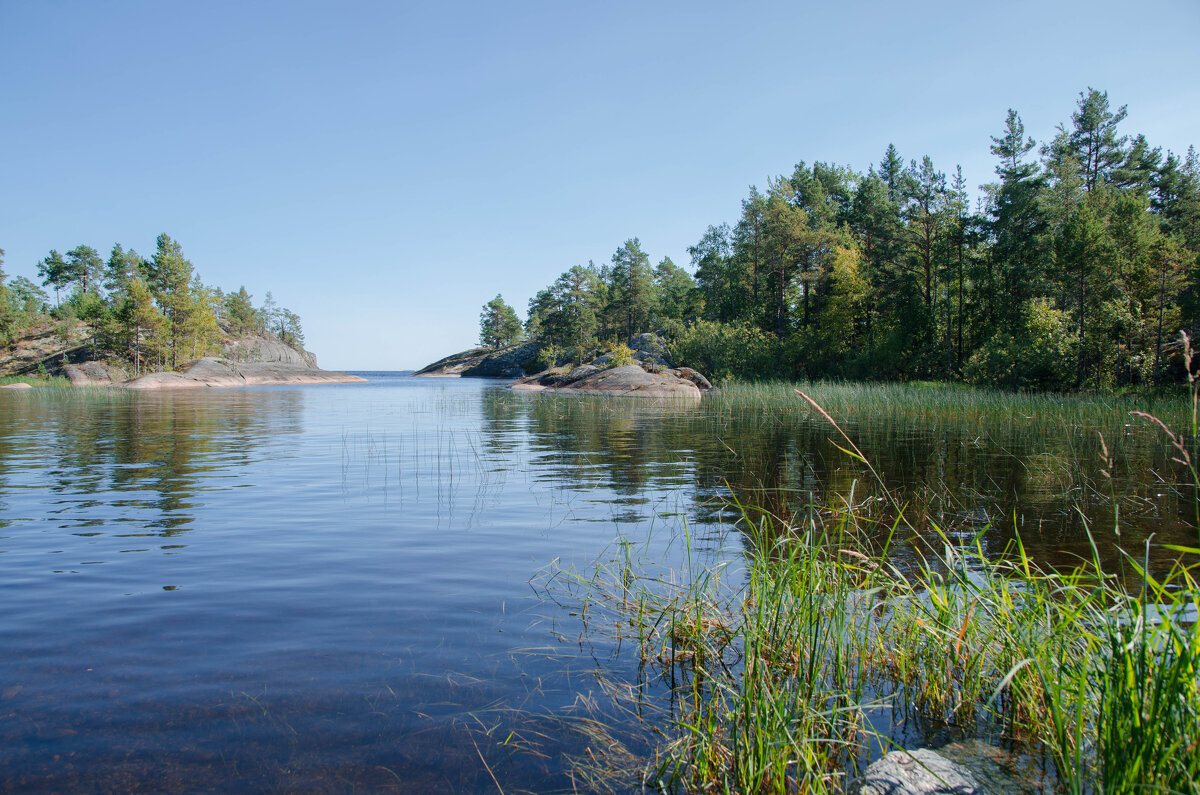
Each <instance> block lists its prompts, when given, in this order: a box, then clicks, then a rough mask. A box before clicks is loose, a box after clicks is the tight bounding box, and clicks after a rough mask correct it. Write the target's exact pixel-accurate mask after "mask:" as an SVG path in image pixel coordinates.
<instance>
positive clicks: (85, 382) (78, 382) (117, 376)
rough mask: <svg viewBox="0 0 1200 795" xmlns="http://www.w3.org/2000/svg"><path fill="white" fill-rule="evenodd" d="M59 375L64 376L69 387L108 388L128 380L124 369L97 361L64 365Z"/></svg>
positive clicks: (127, 374)
mask: <svg viewBox="0 0 1200 795" xmlns="http://www.w3.org/2000/svg"><path fill="white" fill-rule="evenodd" d="M59 373H60V374H62V375H64V376H66V378H67V380H68V381H70V382H71V386H109V385H111V384H119V383H121V382H122V381H124V380H126V379H127V378H129V373H127V372H125V368H124V367H120V366H117V365H111V364H106V363H105V362H99V361H86V362H80V363H79V364H64V365H63V366H62V367H60V368H59Z"/></svg>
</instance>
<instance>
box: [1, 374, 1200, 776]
mask: <svg viewBox="0 0 1200 795" xmlns="http://www.w3.org/2000/svg"><path fill="white" fill-rule="evenodd" d="M362 375H365V376H366V377H368V378H369V379H370V382H369V383H367V384H346V385H321V386H312V387H268V388H256V389H245V390H207V391H187V392H178V393H170V392H160V393H130V392H116V391H114V392H105V391H95V392H93V391H90V390H87V391H70V390H29V391H26V392H0V600H2V602H0V603H2V604H3V607H4V609H3V613H2V614H0V638H2V642H3V649H4V654H3V657H2V658H0V745H2V747H3V754H0V789H3V790H4V791H15V792H21V791H97V792H103V791H121V792H136V791H154V792H163V791H181V792H182V791H187V792H194V791H222V792H228V791H254V792H261V791H289V792H297V791H305V792H309V791H315V792H325V791H328V792H345V791H349V790H352V789H361V790H367V791H373V790H386V789H395V790H400V791H459V792H463V791H484V792H488V791H490V792H495V791H497V790H498V789H501V788H502V789H503V790H504V791H506V792H511V791H520V790H532V791H546V790H553V789H568V790H569V789H571V787H572V786H573V783H574V784H577V785H578V786H579V787H580V788H586V786H585V784H586V782H582V781H580V780H578V779H575V780H574V781H573V779H572V777H571V770H572V760H574V759H578V758H586V757H587V755H588V753H589V747H590V744H592V743H594V742H595V735H594V734H592V735H589V733H588V732H587V731H586V727H587V726H590V725H592V724H590V723H588V721H591V720H595V721H597V722H598V724H602V725H610V726H613V727H614V731H621V730H622V729H621V727H622V725H623V722H624V723H625V724H628V723H629V720H628V718H627V717H626V713H625V712H624V711H623V710H622V709H619V708H617V707H615V706H613V705H612V704H611V703H610V700H608V699H607V698H606V697H605V696H604V694H603V692H602V691H601V689H600V687H599V685H598V681H597V676H596V674H597V672H598V671H601V672H603V673H604V675H605V676H606V677H610V678H611V677H616V678H620V677H621V676H628V677H636V676H637V660H635V659H631V655H629V654H626V653H623V650H622V649H620V648H619V646H618V645H614V646H611V647H607V648H605V647H598V646H597V645H596V644H594V643H590V642H581V637H582V633H581V627H580V624H579V618H578V617H577V616H575V615H572V613H573V612H574V611H573V610H572V608H571V607H570V606H569V605H567V604H565V603H563V604H560V603H559V602H558V601H556V600H555V599H553V598H548V594H550V595H552V593H553V588H552V582H553V578H554V576H555V573H556V572H562V571H564V570H570V569H572V568H574V569H576V570H579V571H587V569H588V567H589V566H591V565H594V563H595V562H596V561H602V560H610V559H612V558H613V557H614V556H619V555H621V554H627V550H628V549H629V548H631V547H636V549H637V554H638V555H640V556H645V558H646V559H654V560H656V561H657V560H661V561H666V562H667V564H668V565H670V564H671V563H672V562H673V561H674V562H678V564H679V565H680V566H683V565H685V562H686V560H687V559H689V558H701V559H704V560H706V561H729V562H730V563H731V564H732V565H733V566H734V567H736V564H737V560H738V556H739V554H740V551H741V549H742V543H743V541H742V536H741V533H740V531H739V529H738V527H737V526H736V523H735V522H736V519H737V514H736V511H734V510H732V509H731V508H730V507H729V505H728V498H729V495H730V489H732V490H733V491H734V492H735V493H737V494H738V495H739V497H741V498H742V499H753V500H754V501H756V502H757V503H758V504H761V505H765V506H768V507H771V508H772V509H774V510H777V511H779V512H786V513H789V514H795V515H797V516H803V515H805V511H806V510H808V509H807V508H806V506H807V505H808V504H809V503H816V504H844V503H846V502H851V503H853V504H859V503H860V502H861V501H865V500H878V499H879V496H880V494H882V490H881V488H880V487H879V485H878V484H877V483H875V482H874V481H873V479H872V476H871V473H870V471H869V470H868V469H867V467H866V466H865V465H864V464H863V463H861V462H859V461H857V460H855V459H854V458H852V457H849V456H847V455H846V453H844V452H843V451H842V450H841V449H839V446H841V447H844V446H845V442H844V441H843V440H841V439H840V437H838V435H837V432H836V431H835V430H834V429H832V428H831V426H830V425H829V424H828V423H827V422H826V421H825V420H824V419H823V418H821V417H820V416H819V415H818V414H817V413H816V412H814V411H812V410H810V409H809V408H807V407H806V406H805V404H804V403H803V401H801V400H800V399H799V398H798V397H797V398H795V400H794V401H792V402H790V403H788V402H781V400H782V399H773V400H759V399H756V398H753V397H744V398H738V397H737V396H736V395H733V396H728V395H727V396H720V397H717V398H712V399H709V398H706V400H705V402H704V403H703V404H702V405H701V406H699V407H669V406H661V405H658V404H655V403H652V402H638V401H621V400H614V399H604V398H597V399H591V398H578V397H575V398H567V397H556V396H553V395H545V394H528V393H514V392H512V391H510V390H508V389H506V388H505V386H504V384H502V383H499V382H490V381H481V380H470V379H462V380H459V379H416V378H411V377H408V376H404V375H398V374H390V373H362ZM831 389H832V390H833V391H830V392H828V395H829V399H830V400H831V401H832V402H833V403H836V404H837V405H831V408H830V410H831V413H832V414H833V415H834V416H835V417H836V418H837V419H839V421H840V422H842V423H843V425H844V427H845V428H846V430H847V432H848V433H849V434H850V436H851V438H853V439H854V440H855V441H856V443H857V444H858V445H859V447H860V448H861V449H862V451H863V453H864V454H865V456H866V457H867V458H868V459H869V460H870V461H871V462H872V463H873V464H874V466H875V468H876V469H877V470H879V471H880V473H881V474H882V475H883V478H884V480H885V482H886V485H887V487H888V488H889V489H891V490H892V493H894V494H896V495H898V496H899V498H900V499H901V500H902V501H903V502H906V503H907V504H909V505H910V506H912V509H913V510H914V511H918V512H919V513H920V514H921V515H922V516H923V517H925V518H926V519H927V520H928V521H932V522H935V523H937V524H938V525H939V526H942V527H945V528H946V530H947V533H948V534H949V536H948V537H949V538H951V539H959V540H961V541H962V543H974V542H976V541H978V543H979V544H981V545H982V546H983V547H984V548H985V549H987V550H991V551H993V552H994V554H1001V553H1002V550H1003V549H1004V547H1005V545H1006V544H1007V543H1009V542H1010V541H1011V540H1012V539H1013V538H1014V536H1015V534H1016V533H1018V532H1019V533H1020V535H1021V538H1022V539H1023V540H1024V542H1025V544H1026V546H1027V548H1028V549H1030V551H1031V554H1032V555H1033V556H1034V557H1036V558H1038V559H1039V560H1042V561H1044V562H1045V563H1046V564H1047V565H1053V566H1067V565H1070V564H1071V563H1072V561H1073V560H1074V559H1075V556H1077V555H1082V554H1087V553H1088V549H1089V546H1088V543H1087V535H1086V533H1085V531H1084V526H1085V524H1086V525H1088V526H1090V528H1091V530H1092V532H1093V534H1094V535H1095V537H1096V538H1097V539H1098V540H1099V542H1100V545H1101V547H1102V548H1103V550H1104V554H1105V556H1106V559H1107V560H1110V561H1118V560H1119V558H1118V557H1117V555H1116V553H1115V547H1116V545H1117V544H1120V545H1122V546H1124V547H1126V548H1128V549H1133V550H1136V549H1139V548H1140V546H1141V544H1142V543H1143V542H1144V540H1145V539H1146V538H1149V537H1151V536H1153V537H1154V538H1155V539H1156V540H1159V541H1164V542H1168V543H1177V544H1180V543H1183V544H1186V543H1192V544H1194V542H1195V538H1196V535H1195V530H1194V528H1193V524H1194V521H1193V519H1192V517H1194V513H1193V511H1194V502H1193V495H1192V494H1191V491H1190V489H1189V488H1188V487H1187V486H1186V485H1185V483H1186V482H1188V481H1185V480H1184V479H1183V478H1182V477H1181V473H1180V471H1179V469H1180V468H1179V467H1178V465H1177V464H1175V463H1173V462H1172V461H1171V457H1172V452H1171V450H1170V449H1169V447H1168V445H1167V444H1166V443H1165V441H1164V438H1163V437H1162V435H1161V434H1160V433H1159V432H1158V431H1157V430H1155V429H1153V428H1152V427H1151V426H1150V425H1149V424H1148V423H1147V422H1146V421H1144V420H1139V419H1137V418H1131V417H1129V416H1128V414H1127V410H1128V408H1129V406H1127V405H1125V404H1124V403H1121V402H1120V401H1112V405H1111V406H1107V407H1101V408H1100V409H1096V410H1094V411H1093V412H1092V413H1090V414H1089V413H1088V411H1080V412H1075V411H1074V410H1073V409H1070V408H1069V405H1070V400H1069V399H1061V400H1060V401H1059V404H1061V405H1066V406H1068V408H1067V409H1062V410H1058V409H1053V408H1052V407H1053V405H1055V404H1054V403H1053V402H1052V401H1051V402H1042V403H1039V402H1037V401H1036V400H1034V401H1026V402H1023V403H1019V404H1014V406H1006V405H996V400H995V399H991V398H989V399H988V400H991V403H990V404H989V403H988V402H987V400H984V401H982V404H981V406H982V407H981V406H980V405H976V404H975V403H970V401H968V403H970V405H969V406H968V410H967V411H964V412H958V410H957V409H956V408H955V405H959V404H953V401H951V403H952V404H953V405H949V406H948V407H941V408H938V407H937V406H934V407H933V408H926V407H923V404H922V403H921V401H920V400H917V401H915V402H910V403H905V404H903V405H900V404H896V403H895V401H891V399H890V398H886V393H885V392H879V391H876V392H872V391H870V390H867V391H866V392H865V393H855V392H854V389H853V388H849V387H847V388H845V390H844V391H843V392H838V391H837V389H839V388H831ZM856 394H860V395H861V394H866V395H867V396H868V404H867V406H866V407H865V408H863V407H858V406H856V404H855V402H854V401H855V399H856V398H855V395H856ZM931 394H932V393H931ZM881 395H883V396H884V397H881ZM839 401H840V403H839ZM781 405H782V406H783V408H781ZM1039 407H1040V408H1039ZM1048 407H1049V408H1048ZM1177 409H1178V406H1174V407H1173V408H1172V410H1173V411H1176V414H1175V415H1174V416H1173V418H1174V419H1178V414H1179V413H1178V411H1177ZM1089 411H1091V410H1089ZM956 412H957V413H956ZM1102 440H1103V441H1102ZM1105 473H1107V474H1105ZM1118 511H1119V514H1120V520H1121V521H1120V536H1119V537H1118V536H1115V535H1114V529H1113V528H1114V521H1113V520H1114V516H1115V515H1116V513H1117V512H1118ZM905 549H907V547H901V548H898V551H897V552H896V554H897V555H898V556H899V557H900V559H901V562H902V561H903V558H904V556H905V555H906V554H909V553H907V552H906V551H905ZM1114 565H1115V564H1114ZM735 571H736V568H735ZM548 583H550V584H551V587H548V585H547V584H548ZM664 689H665V686H664ZM580 729H584V730H582V731H581V730H580ZM626 729H628V732H627V733H628V736H629V737H630V738H632V739H630V743H631V746H630V748H631V750H632V751H634V752H638V751H645V748H644V747H640V746H638V745H637V742H638V740H637V737H638V735H637V732H635V731H633V729H632V728H630V727H628V726H626Z"/></svg>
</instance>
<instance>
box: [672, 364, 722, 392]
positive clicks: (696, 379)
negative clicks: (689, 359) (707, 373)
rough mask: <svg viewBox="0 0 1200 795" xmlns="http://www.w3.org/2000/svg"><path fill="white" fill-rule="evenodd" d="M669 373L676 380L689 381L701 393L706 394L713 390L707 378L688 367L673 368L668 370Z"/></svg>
mask: <svg viewBox="0 0 1200 795" xmlns="http://www.w3.org/2000/svg"><path fill="white" fill-rule="evenodd" d="M670 373H671V375H673V376H675V377H676V378H682V379H684V380H686V381H691V382H692V383H693V384H695V385H696V387H697V388H698V389H699V390H700V391H701V392H707V391H709V390H710V389H712V388H713V385H712V383H710V382H709V380H708V379H707V378H705V377H704V376H702V375H700V373H698V372H697V371H695V370H693V369H692V368H690V367H675V368H672V369H671V370H670Z"/></svg>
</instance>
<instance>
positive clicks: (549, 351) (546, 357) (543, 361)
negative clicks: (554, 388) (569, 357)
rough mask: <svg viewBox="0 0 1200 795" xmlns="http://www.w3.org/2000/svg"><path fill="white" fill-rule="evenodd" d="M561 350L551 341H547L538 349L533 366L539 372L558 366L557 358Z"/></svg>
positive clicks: (559, 356) (559, 357) (560, 356)
mask: <svg viewBox="0 0 1200 795" xmlns="http://www.w3.org/2000/svg"><path fill="white" fill-rule="evenodd" d="M562 355H563V354H562V350H561V349H560V348H559V347H558V346H557V345H555V344H554V343H553V342H547V343H546V344H545V345H543V346H542V348H541V350H539V351H538V355H537V358H536V359H534V366H535V367H536V368H537V370H538V371H539V372H542V371H545V370H549V369H551V368H554V367H558V362H559V359H561V358H562Z"/></svg>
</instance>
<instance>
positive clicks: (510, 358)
mask: <svg viewBox="0 0 1200 795" xmlns="http://www.w3.org/2000/svg"><path fill="white" fill-rule="evenodd" d="M541 351H542V342H541V341H540V340H530V341H529V342H520V343H517V344H516V345H509V346H508V347H506V348H471V349H470V350H466V351H463V352H462V353H455V354H453V355H451V356H447V357H446V358H444V359H438V360H437V361H436V362H434V363H433V364H431V365H429V366H428V367H423V368H421V369H420V370H417V371H416V372H415V373H413V375H419V376H427V377H442V378H455V377H459V376H463V377H468V378H521V377H522V376H524V375H525V374H526V373H528V372H532V371H533V370H534V369H536V366H537V365H536V362H537V358H538V354H539V353H541Z"/></svg>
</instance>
